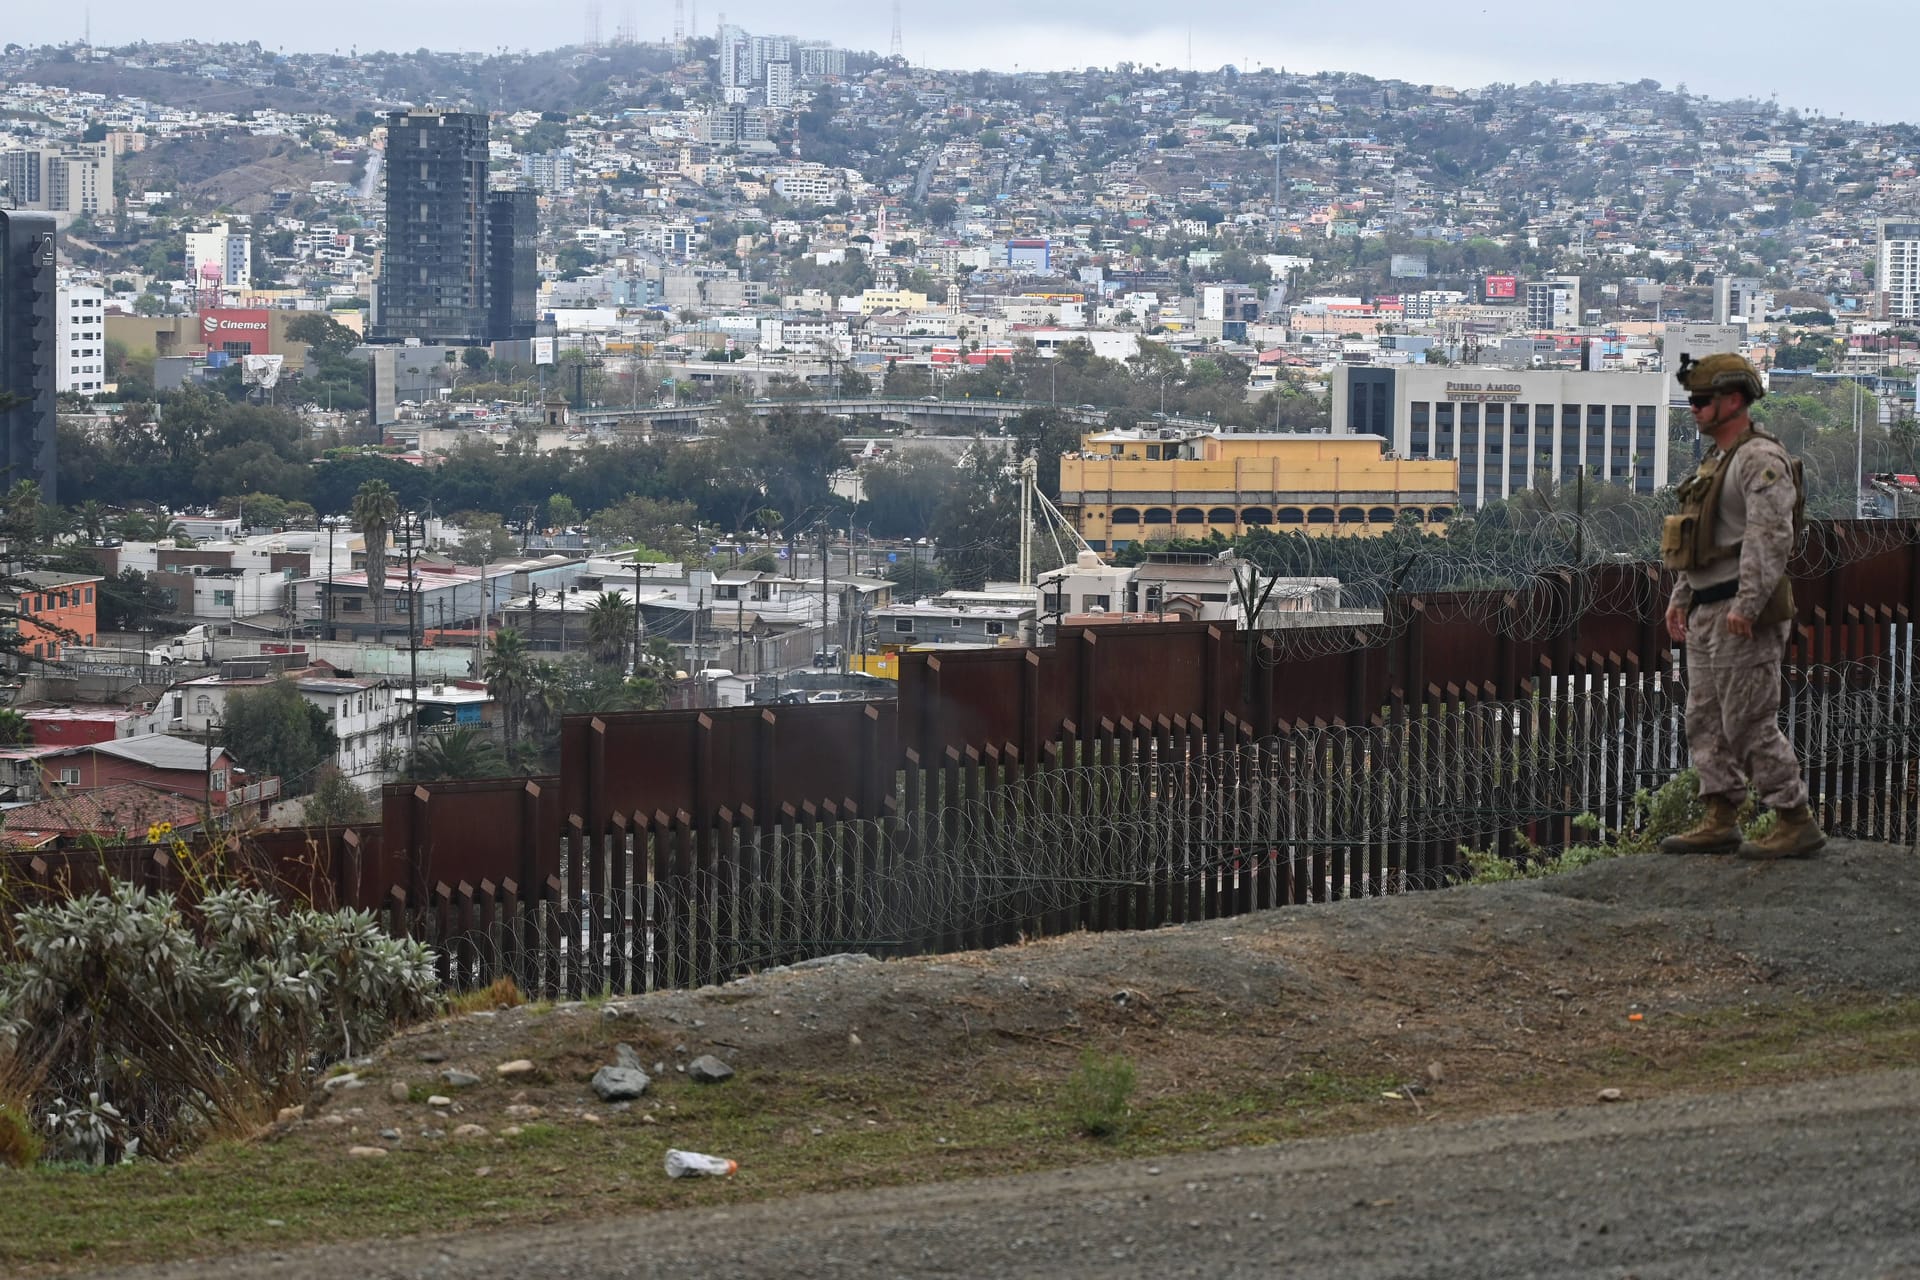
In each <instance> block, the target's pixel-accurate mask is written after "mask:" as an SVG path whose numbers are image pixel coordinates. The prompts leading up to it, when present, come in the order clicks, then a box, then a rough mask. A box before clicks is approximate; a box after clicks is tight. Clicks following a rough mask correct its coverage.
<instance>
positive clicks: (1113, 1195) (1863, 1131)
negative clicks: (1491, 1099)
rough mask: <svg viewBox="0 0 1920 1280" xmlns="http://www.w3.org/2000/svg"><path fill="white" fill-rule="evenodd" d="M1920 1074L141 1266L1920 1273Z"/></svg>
mask: <svg viewBox="0 0 1920 1280" xmlns="http://www.w3.org/2000/svg"><path fill="white" fill-rule="evenodd" d="M1917 1098H1920V1071H1904V1072H1894V1073H1888V1074H1882V1075H1875V1076H1865V1077H1853V1078H1849V1079H1846V1080H1842V1081H1824V1082H1819V1083H1814V1084H1807V1085H1798V1086H1793V1087H1790V1088H1787V1089H1779V1090H1764V1091H1753V1092H1747V1093H1741V1094H1734V1095H1722V1096H1711V1097H1705V1098H1677V1099H1665V1100H1661V1101H1657V1102H1648V1103H1638V1104H1625V1105H1620V1106H1612V1107H1589V1108H1583V1109H1578V1110H1573V1111H1562V1112H1557V1113H1539V1114H1534V1115H1529V1116H1519V1117H1508V1118H1497V1119H1487V1120H1480V1121H1473V1122H1467V1123H1462V1124H1452V1125H1438V1126H1434V1127H1431V1128H1424V1129H1407V1130H1400V1131H1397V1132H1394V1133H1391V1134H1385V1135H1369V1136H1360V1137H1350V1138H1341V1139H1333V1140H1327V1141H1307V1142H1297V1143H1288V1144H1283V1145H1279V1146H1272V1147H1264V1148H1259V1149H1254V1150H1236V1151H1226V1152H1218V1153H1214V1154H1210V1155H1205V1156H1184V1157H1179V1158H1177V1159H1172V1160H1159V1161H1132V1162H1128V1163H1125V1164H1117V1165H1104V1166H1092V1167H1086V1168H1079V1169H1073V1170H1068V1171H1062V1172H1058V1173H1051V1174H1037V1175H1029V1176H1025V1177H1017V1178H1000V1179H987V1180H979V1181H972V1182H965V1183H956V1184H948V1185H943V1186H936V1187H930V1188H928V1187H919V1188H894V1189H889V1190H885V1191H875V1192H864V1193H859V1194H845V1195H835V1196H814V1197H806V1198H803V1199H799V1200H786V1201H774V1202H771V1203H767V1204H760V1205H753V1206H747V1207H744V1208H730V1209H726V1210H684V1211H679V1212H672V1213H662V1214H652V1215H646V1216H643V1217H639V1218H636V1219H627V1220H622V1221H603V1222H598V1223H594V1224H592V1225H589V1226H570V1227H564V1228H546V1229H542V1230H538V1231H527V1232H514V1233H505V1234H500V1235H482V1236H473V1235H468V1236H461V1237H454V1238H446V1239H436V1240H422V1241H413V1242H407V1243H404V1244H399V1245H391V1244H388V1245H378V1246H349V1247H346V1248H334V1249H329V1250H326V1251H324V1252H317V1253H306V1254H295V1255H277V1256H274V1257H271V1258H263V1257H257V1256H256V1257H251V1258H245V1259H239V1260H235V1261H232V1262H229V1263H226V1264H223V1265H216V1266H207V1265H204V1264H194V1265H192V1266H187V1267H171V1268H163V1269H158V1270H150V1271H147V1270H143V1271H139V1272H130V1273H126V1278H127V1280H133V1277H135V1276H139V1277H147V1278H151V1280H163V1278H165V1280H175V1278H184V1277H188V1276H194V1277H207V1278H208V1280H218V1278H219V1277H256V1276H302V1277H311V1280H451V1278H453V1277H459V1278H460V1280H519V1278H520V1277H523V1276H540V1277H543V1280H588V1278H596V1280H597V1278H599V1277H616V1276H617V1277H660V1278H661V1280H689V1278H691V1277H707V1276H712V1277H728V1278H729V1280H760V1278H762V1277H764V1278H765V1280H776V1278H786V1280H813V1278H816V1277H817V1278H819V1280H830V1278H835V1280H837V1278H838V1277H845V1276H853V1275H864V1276H905V1275H912V1276H929V1277H931V1276H952V1277H977V1276H998V1277H1035V1278H1036V1280H1038V1278H1040V1277H1057V1276H1114V1277H1126V1276H1141V1277H1174V1276H1196V1277H1208V1278H1209V1280H1219V1278H1221V1277H1241V1276H1245V1277H1270V1276H1274V1275H1280V1274H1293V1275H1305V1276H1316V1277H1325V1278H1326V1280H1362V1278H1363V1277H1364V1278H1371V1277H1385V1276H1415V1275H1417V1276H1426V1277H1436V1278H1437V1277H1458V1278H1459V1280H1469V1278H1471V1280H1495V1278H1498V1277H1507V1276H1513V1277H1536V1276H1556V1277H1586V1276H1591V1277H1602V1276H1605V1277H1609V1278H1615V1277H1621V1276H1636V1277H1640V1278H1641V1280H1654V1278H1655V1277H1688V1278H1690V1280H1691V1278H1698V1277H1712V1276H1784V1275H1812V1274H1818V1275H1827V1276H1859V1277H1873V1276H1885V1277H1896V1276H1911V1275H1914V1274H1917V1273H1920V1184H1916V1183H1915V1181H1914V1179H1913V1177H1912V1171H1913V1170H1914V1169H1915V1168H1917V1167H1920V1101H1916V1099H1917Z"/></svg>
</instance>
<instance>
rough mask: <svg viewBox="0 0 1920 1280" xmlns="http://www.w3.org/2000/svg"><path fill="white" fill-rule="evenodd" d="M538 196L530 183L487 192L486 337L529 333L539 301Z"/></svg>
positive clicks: (512, 338) (517, 337)
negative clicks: (491, 192)
mask: <svg viewBox="0 0 1920 1280" xmlns="http://www.w3.org/2000/svg"><path fill="white" fill-rule="evenodd" d="M539 218H540V197H539V194H538V193H537V192H535V191H532V190H530V189H526V188H522V189H518V190H513V191H496V192H494V193H493V194H492V195H490V196H488V197H487V225H488V233H487V234H488V239H487V277H488V279H487V309H488V320H487V337H488V338H490V339H492V340H493V341H495V342H507V341H523V340H525V339H527V338H531V337H532V336H533V328H534V319H535V316H536V313H537V311H538V309H539V305H540V257H539V245H540V224H539Z"/></svg>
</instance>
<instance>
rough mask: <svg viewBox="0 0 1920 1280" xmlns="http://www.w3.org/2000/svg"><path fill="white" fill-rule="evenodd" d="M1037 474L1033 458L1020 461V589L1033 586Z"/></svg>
mask: <svg viewBox="0 0 1920 1280" xmlns="http://www.w3.org/2000/svg"><path fill="white" fill-rule="evenodd" d="M1038 474H1039V462H1038V461H1037V460H1036V459H1034V458H1033V457H1031V456H1029V457H1025V458H1022V459H1020V589H1021V590H1022V591H1025V590H1027V589H1028V588H1029V587H1031V586H1033V538H1032V533H1033V482H1034V477H1035V476H1037V475H1038Z"/></svg>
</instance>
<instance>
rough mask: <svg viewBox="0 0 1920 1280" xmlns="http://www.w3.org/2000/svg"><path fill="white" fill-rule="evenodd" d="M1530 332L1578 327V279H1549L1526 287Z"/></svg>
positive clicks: (1561, 277) (1570, 277)
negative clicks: (1532, 330)
mask: <svg viewBox="0 0 1920 1280" xmlns="http://www.w3.org/2000/svg"><path fill="white" fill-rule="evenodd" d="M1526 302H1527V327H1528V328H1529V329H1577V328H1579V327H1580V277H1579V276H1548V277H1547V278H1546V279H1545V280H1538V281H1534V282H1532V283H1530V284H1528V285H1527V295H1526Z"/></svg>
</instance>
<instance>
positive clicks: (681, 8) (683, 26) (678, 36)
mask: <svg viewBox="0 0 1920 1280" xmlns="http://www.w3.org/2000/svg"><path fill="white" fill-rule="evenodd" d="M686 42H687V0H673V43H674V46H675V47H676V48H678V47H679V46H680V45H683V44H685V43H686Z"/></svg>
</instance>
